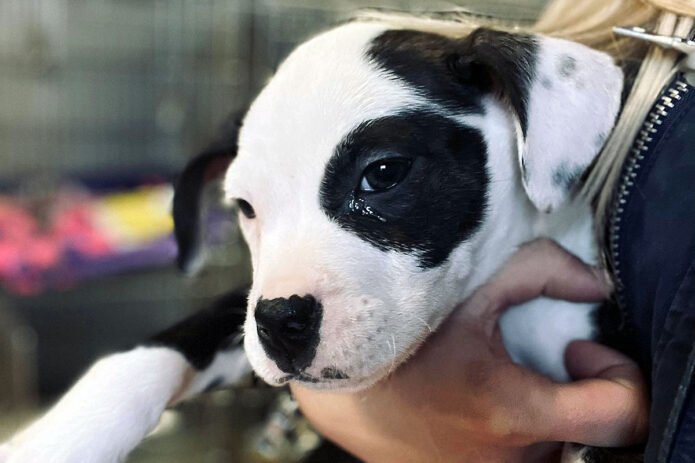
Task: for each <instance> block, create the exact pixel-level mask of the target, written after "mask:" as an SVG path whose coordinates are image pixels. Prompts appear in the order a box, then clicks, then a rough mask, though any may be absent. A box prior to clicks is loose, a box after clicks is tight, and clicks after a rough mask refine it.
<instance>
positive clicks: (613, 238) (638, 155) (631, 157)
mask: <svg viewBox="0 0 695 463" xmlns="http://www.w3.org/2000/svg"><path fill="white" fill-rule="evenodd" d="M688 91H689V87H688V84H687V83H686V82H685V80H684V79H683V78H682V75H681V76H680V77H679V78H677V79H676V80H675V81H674V82H672V83H671V84H670V85H669V86H668V87H667V88H666V89H665V90H664V91H663V92H662V94H661V96H660V97H659V100H658V101H657V103H656V104H654V106H653V107H652V110H651V111H650V112H649V115H648V116H647V118H646V119H645V121H644V123H643V124H642V128H641V129H640V131H639V133H638V135H637V138H636V139H635V142H634V144H633V145H632V148H631V149H630V152H629V154H628V156H627V159H626V160H625V164H624V167H623V173H622V176H621V178H620V183H619V186H618V189H617V192H616V195H615V198H614V199H613V204H612V206H611V213H610V216H609V221H608V224H609V234H608V235H609V238H608V246H609V250H610V257H611V264H612V267H613V275H614V279H615V294H616V299H617V302H618V306H619V308H620V310H621V312H622V313H623V315H625V313H626V307H625V298H624V284H623V280H622V278H621V276H620V247H619V245H618V240H619V238H620V222H621V220H622V214H623V212H624V211H625V205H626V204H627V200H628V196H629V195H630V193H631V191H632V187H633V186H634V185H635V177H637V171H638V170H639V169H640V166H641V165H642V161H644V159H645V157H646V156H647V155H648V153H649V149H650V148H651V142H652V140H654V139H655V136H656V134H657V133H658V132H659V129H660V128H661V127H662V124H663V122H664V120H665V119H666V117H668V115H669V113H670V112H671V111H672V109H673V108H675V107H676V106H677V105H678V103H679V102H680V101H681V95H682V94H683V93H687V92H688ZM624 321H625V317H623V322H624Z"/></svg>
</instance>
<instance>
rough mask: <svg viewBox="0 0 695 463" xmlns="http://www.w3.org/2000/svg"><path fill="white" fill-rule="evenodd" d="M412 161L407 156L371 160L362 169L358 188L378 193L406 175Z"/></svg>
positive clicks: (400, 180)
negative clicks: (371, 161)
mask: <svg viewBox="0 0 695 463" xmlns="http://www.w3.org/2000/svg"><path fill="white" fill-rule="evenodd" d="M411 164H412V162H411V161H410V159H407V158H389V159H381V160H379V161H376V162H373V163H371V164H369V165H368V166H367V168H366V169H364V172H363V173H362V179H361V180H360V190H362V191H367V192H375V193H378V192H380V191H386V190H389V189H391V188H393V187H395V186H396V185H398V184H399V183H400V182H402V181H403V179H404V178H405V177H406V175H408V172H409V171H410V166H411Z"/></svg>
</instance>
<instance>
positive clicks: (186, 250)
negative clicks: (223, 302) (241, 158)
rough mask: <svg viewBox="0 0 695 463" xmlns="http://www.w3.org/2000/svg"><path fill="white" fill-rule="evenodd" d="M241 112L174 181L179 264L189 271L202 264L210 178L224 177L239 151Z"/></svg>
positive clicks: (174, 211)
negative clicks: (205, 201) (206, 189)
mask: <svg viewBox="0 0 695 463" xmlns="http://www.w3.org/2000/svg"><path fill="white" fill-rule="evenodd" d="M240 120H241V119H240V116H237V115H235V116H234V117H231V118H230V119H229V120H228V122H227V123H226V124H225V125H224V126H223V129H222V133H221V136H220V138H219V139H217V140H216V141H214V142H213V143H211V144H210V145H209V146H208V147H207V148H206V149H205V150H204V151H203V152H202V153H200V154H199V155H198V156H196V157H195V158H193V159H191V160H190V161H189V162H188V164H187V165H186V167H185V168H184V170H183V172H182V173H181V175H180V176H179V178H178V179H177V181H176V183H175V185H174V205H173V216H174V235H175V236H176V242H177V244H178V250H179V254H178V257H177V264H178V266H179V268H180V269H181V270H183V271H184V272H186V273H193V272H195V271H196V270H197V269H198V268H199V267H200V265H201V263H202V262H201V259H200V257H201V250H202V243H201V234H202V233H201V230H202V228H203V221H204V218H203V217H201V215H202V210H203V208H202V197H203V191H204V187H205V185H206V184H207V183H208V182H211V181H214V180H216V179H219V178H221V177H222V175H223V174H224V173H225V172H226V171H227V167H229V163H230V162H231V161H232V159H233V158H234V156H236V152H237V138H238V134H239V128H240V127H241V122H240Z"/></svg>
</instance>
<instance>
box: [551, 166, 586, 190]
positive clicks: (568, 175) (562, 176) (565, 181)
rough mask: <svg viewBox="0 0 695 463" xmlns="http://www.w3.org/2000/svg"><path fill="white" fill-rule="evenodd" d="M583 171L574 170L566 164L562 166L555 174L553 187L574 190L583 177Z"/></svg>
mask: <svg viewBox="0 0 695 463" xmlns="http://www.w3.org/2000/svg"><path fill="white" fill-rule="evenodd" d="M582 173H583V169H581V168H574V169H572V168H571V167H570V166H569V165H567V164H566V163H562V164H560V165H559V166H558V167H557V169H555V171H554V172H553V177H552V180H553V185H555V186H556V187H558V188H563V189H565V190H572V189H573V188H574V186H575V185H576V184H577V181H578V180H579V179H580V178H581V177H582Z"/></svg>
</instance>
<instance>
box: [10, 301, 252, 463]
mask: <svg viewBox="0 0 695 463" xmlns="http://www.w3.org/2000/svg"><path fill="white" fill-rule="evenodd" d="M245 305H246V300H245V297H243V296H240V295H230V296H227V297H225V298H223V299H221V300H220V301H218V303H216V304H215V305H214V306H213V307H210V308H208V309H205V310H203V311H201V312H199V313H197V314H195V315H193V316H191V317H190V318H188V319H186V320H184V321H183V322H181V323H179V324H177V325H175V326H174V327H172V328H170V329H168V330H166V331H164V332H163V333H161V334H159V335H157V336H155V337H154V338H152V339H151V340H150V341H149V342H148V343H146V344H145V345H142V346H139V347H137V348H135V349H133V350H131V351H128V352H123V353H119V354H114V355H110V356H108V357H105V358H103V359H101V360H99V361H98V362H97V363H96V364H94V365H93V366H92V367H91V368H90V369H89V370H88V371H87V373H85V375H84V376H83V377H82V378H81V379H80V380H79V381H78V382H77V384H75V386H73V388H72V389H70V391H68V393H67V394H66V395H65V396H64V397H63V398H62V399H60V401H59V402H58V403H57V404H56V405H55V406H54V407H53V408H52V409H51V410H50V411H49V412H48V413H47V414H46V415H45V416H43V417H42V418H40V419H39V420H38V421H36V422H35V423H33V424H32V425H30V426H29V427H28V428H27V429H25V430H24V431H22V432H20V433H19V434H17V435H16V436H15V437H14V438H12V440H10V442H8V443H7V444H5V445H3V446H0V462H2V463H73V462H74V463H102V462H109V463H110V462H119V461H123V460H124V459H125V457H126V456H127V455H128V453H129V452H130V451H131V450H132V449H133V448H134V447H135V446H136V445H137V444H138V443H139V442H140V441H141V440H142V439H143V438H144V437H145V436H146V435H147V433H149V432H150V431H151V430H152V429H153V428H154V427H155V425H156V424H157V423H158V421H159V418H160V415H161V413H162V412H163V411H164V409H165V408H166V407H167V405H170V404H173V403H176V402H178V401H180V400H182V399H185V398H188V397H191V396H193V395H195V394H197V393H199V392H201V391H203V390H205V389H207V388H209V387H211V386H218V385H219V386H221V385H230V384H234V383H235V382H237V381H239V380H240V379H241V378H243V377H245V376H246V375H247V374H248V373H249V372H250V371H251V369H250V366H249V364H248V362H247V361H246V358H245V356H244V353H243V349H242V348H241V347H240V346H239V345H238V344H235V343H234V342H233V341H234V340H235V339H237V338H238V337H239V333H240V331H239V330H240V327H241V325H242V324H243V320H244V311H245V309H244V306H245Z"/></svg>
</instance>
